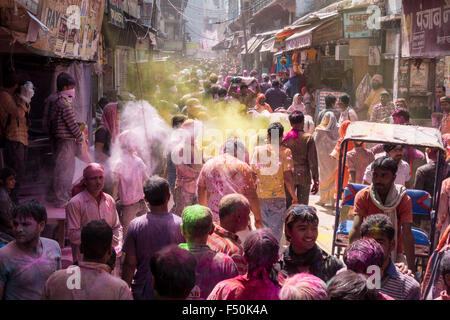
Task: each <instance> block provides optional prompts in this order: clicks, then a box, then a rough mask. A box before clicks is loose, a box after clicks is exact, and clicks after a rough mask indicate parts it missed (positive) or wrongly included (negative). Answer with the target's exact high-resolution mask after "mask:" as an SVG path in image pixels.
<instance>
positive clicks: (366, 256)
mask: <svg viewBox="0 0 450 320" xmlns="http://www.w3.org/2000/svg"><path fill="white" fill-rule="evenodd" d="M383 261H384V251H383V247H382V246H381V245H380V244H379V243H378V242H376V241H375V240H374V239H372V238H364V239H359V240H357V241H355V242H353V243H351V244H350V245H349V246H348V247H347V249H346V250H345V252H344V263H345V265H346V266H347V269H349V270H352V271H355V272H357V273H364V274H365V273H366V272H367V268H368V267H369V266H372V265H376V266H379V267H381V266H382V265H383Z"/></svg>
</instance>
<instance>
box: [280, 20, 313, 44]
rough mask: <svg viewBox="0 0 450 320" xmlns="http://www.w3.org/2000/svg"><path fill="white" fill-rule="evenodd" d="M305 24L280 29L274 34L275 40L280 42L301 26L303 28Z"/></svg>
mask: <svg viewBox="0 0 450 320" xmlns="http://www.w3.org/2000/svg"><path fill="white" fill-rule="evenodd" d="M305 26H308V25H307V24H306V25H298V26H289V27H286V28H284V29H283V30H281V31H280V32H278V33H277V34H276V35H275V41H277V42H281V41H283V40H284V39H286V38H289V37H290V36H291V35H293V34H294V33H296V32H297V31H299V30H301V29H302V28H304V27H305Z"/></svg>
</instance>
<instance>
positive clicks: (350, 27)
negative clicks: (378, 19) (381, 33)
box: [343, 11, 372, 38]
mask: <svg viewBox="0 0 450 320" xmlns="http://www.w3.org/2000/svg"><path fill="white" fill-rule="evenodd" d="M343 16H344V37H345V38H370V37H371V36H372V30H370V29H369V28H368V27H367V21H368V20H369V18H370V16H371V14H370V13H367V12H366V11H356V12H345V13H344V14H343Z"/></svg>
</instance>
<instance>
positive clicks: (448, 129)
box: [440, 96, 450, 135]
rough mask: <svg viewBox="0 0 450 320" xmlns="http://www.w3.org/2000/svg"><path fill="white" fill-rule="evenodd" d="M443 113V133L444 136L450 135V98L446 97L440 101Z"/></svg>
mask: <svg viewBox="0 0 450 320" xmlns="http://www.w3.org/2000/svg"><path fill="white" fill-rule="evenodd" d="M440 101H441V107H442V112H443V113H444V116H443V117H442V122H441V133H442V134H443V135H444V134H446V133H450V114H449V113H450V96H445V97H442V98H441V99H440Z"/></svg>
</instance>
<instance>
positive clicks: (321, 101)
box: [316, 90, 345, 118]
mask: <svg viewBox="0 0 450 320" xmlns="http://www.w3.org/2000/svg"><path fill="white" fill-rule="evenodd" d="M344 93H345V92H340V91H333V90H319V93H318V95H317V98H316V106H317V108H316V118H317V116H318V115H319V112H320V111H322V110H323V109H325V97H326V96H327V95H329V94H332V95H333V96H335V97H336V99H339V96H341V95H343V94H344Z"/></svg>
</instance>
